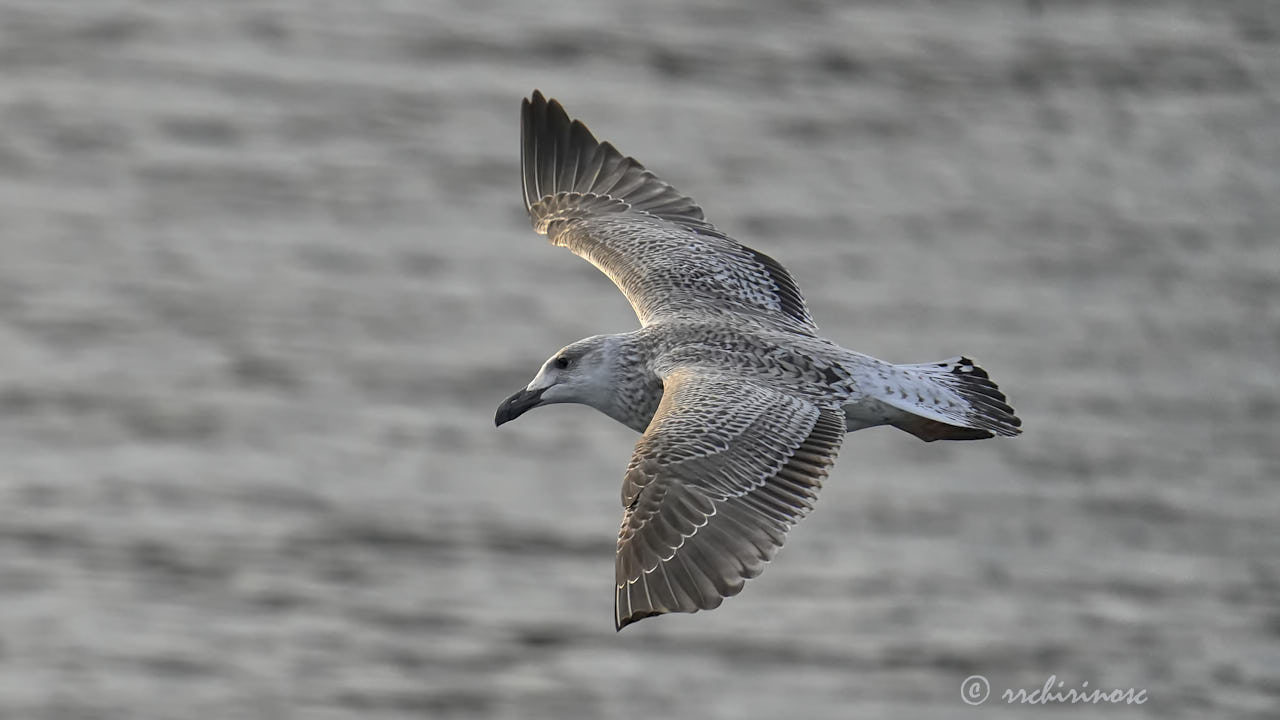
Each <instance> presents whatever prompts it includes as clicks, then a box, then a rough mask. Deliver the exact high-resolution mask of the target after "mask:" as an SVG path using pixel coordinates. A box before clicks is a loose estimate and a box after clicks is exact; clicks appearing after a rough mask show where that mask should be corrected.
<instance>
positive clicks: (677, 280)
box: [521, 90, 817, 335]
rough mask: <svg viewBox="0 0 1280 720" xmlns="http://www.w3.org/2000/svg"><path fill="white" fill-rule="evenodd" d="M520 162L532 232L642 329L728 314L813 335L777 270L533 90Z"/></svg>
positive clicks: (791, 285) (793, 289)
mask: <svg viewBox="0 0 1280 720" xmlns="http://www.w3.org/2000/svg"><path fill="white" fill-rule="evenodd" d="M521 163H522V170H523V175H524V201H525V207H526V208H527V209H528V210H529V217H530V219H531V220H532V221H533V226H534V229H536V230H537V231H538V232H539V233H541V234H543V235H547V236H548V237H549V238H550V239H551V241H552V243H554V244H556V245H561V246H564V247H567V248H569V249H570V250H571V251H573V252H574V253H575V254H577V255H579V256H581V257H583V258H586V259H587V260H589V261H590V262H591V263H592V264H594V265H595V266H596V267H598V268H600V269H601V270H602V271H603V272H604V273H605V274H606V275H608V276H609V278H610V279H612V280H613V282H614V283H615V284H616V285H617V286H618V288H619V289H620V290H622V293H623V294H624V295H626V297H627V300H628V301H630V302H631V306H632V307H633V308H634V309H635V311H636V316H637V317H639V318H640V322H641V324H644V325H649V324H651V323H654V322H657V321H660V320H663V319H679V318H686V319H696V318H698V317H708V316H711V317H724V316H727V315H729V316H734V317H737V318H747V319H749V320H750V321H751V322H754V323H756V324H759V325H763V326H767V327H775V328H782V329H787V330H791V331H794V332H800V333H803V334H806V335H812V334H816V332H817V327H816V326H815V325H814V322H813V318H812V317H810V315H809V310H808V308H807V307H806V306H805V303H804V298H803V297H801V295H800V289H799V288H798V287H797V286H796V283H795V280H794V279H792V277H791V274H790V273H788V272H787V270H786V268H784V267H782V265H780V264H778V262H777V261H775V260H774V259H773V258H770V257H769V256H767V255H765V254H763V253H759V252H756V251H755V250H752V249H751V248H749V247H746V246H745V245H742V244H741V243H739V242H737V241H736V240H733V239H732V238H730V237H729V236H727V235H725V234H724V233H722V232H720V231H719V230H717V229H716V228H715V227H714V226H713V225H711V223H709V222H707V221H706V219H705V218H704V217H703V214H702V208H700V207H698V205H697V203H695V202H694V201H693V200H692V199H690V198H689V197H688V196H686V195H683V194H681V193H680V192H679V191H678V190H676V189H675V188H673V187H671V186H670V185H668V184H667V183H665V182H663V181H662V180H660V179H659V178H658V177H657V176H655V175H654V174H653V173H651V172H649V171H648V170H645V169H644V166H642V165H641V164H640V163H638V162H636V161H635V160H634V159H632V158H629V157H626V156H624V155H622V153H620V152H618V151H617V150H615V149H614V147H613V146H612V145H610V144H609V143H607V142H605V143H601V142H598V141H597V140H596V139H595V137H593V136H592V135H591V132H590V131H589V130H587V127H586V126H585V125H583V124H582V123H581V122H579V121H577V120H570V119H569V115H568V114H567V113H566V112H565V110H564V108H563V107H561V105H560V103H558V102H556V101H555V100H547V99H545V98H544V97H543V96H542V93H540V92H537V91H536V90H535V91H534V93H533V96H532V97H530V98H529V99H527V100H525V101H524V103H523V105H522V108H521Z"/></svg>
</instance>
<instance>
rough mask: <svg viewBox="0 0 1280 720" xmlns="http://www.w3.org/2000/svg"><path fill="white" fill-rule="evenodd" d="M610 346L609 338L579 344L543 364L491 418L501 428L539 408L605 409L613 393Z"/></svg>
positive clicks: (591, 338)
mask: <svg viewBox="0 0 1280 720" xmlns="http://www.w3.org/2000/svg"><path fill="white" fill-rule="evenodd" d="M613 349H614V348H613V343H612V342H611V338H610V337H609V336H608V335H597V336H595V337H589V338H587V339H585V340H579V341H578V342H576V343H573V344H572V345H569V346H568V347H564V348H561V349H560V350H559V351H557V352H556V354H554V355H552V356H551V357H549V358H547V361H546V362H544V363H542V368H541V369H539V370H538V374H537V375H535V376H534V378H533V381H532V382H530V383H529V384H528V386H526V387H525V388H524V389H523V390H520V391H519V392H517V393H516V394H514V395H512V396H511V397H509V398H507V399H506V400H503V401H502V404H501V405H499V406H498V412H497V414H496V415H495V416H494V419H493V421H494V424H495V425H501V424H503V423H505V422H510V421H512V420H515V419H516V418H518V417H520V416H521V415H523V414H524V413H526V412H528V411H529V410H532V409H534V408H536V407H540V406H542V405H552V404H554V403H581V404H583V405H590V406H591V407H594V408H596V409H599V410H604V409H605V408H607V407H608V403H609V402H610V399H611V398H612V391H613V389H614V388H613V386H614V383H613V372H612V368H611V363H612V360H613V355H614V352H613Z"/></svg>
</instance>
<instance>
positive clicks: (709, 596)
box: [614, 369, 845, 630]
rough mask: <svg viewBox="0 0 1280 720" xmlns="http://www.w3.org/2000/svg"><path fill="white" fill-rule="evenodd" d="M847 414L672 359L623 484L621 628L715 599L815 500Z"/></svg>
mask: <svg viewBox="0 0 1280 720" xmlns="http://www.w3.org/2000/svg"><path fill="white" fill-rule="evenodd" d="M844 434H845V422H844V416H843V414H842V413H841V412H840V411H839V410H836V409H832V408H819V407H817V406H815V405H813V404H812V403H810V402H808V401H807V400H803V399H801V398H797V397H795V396H792V395H789V394H787V393H784V392H781V391H779V390H775V389H772V388H768V387H765V386H762V385H757V384H755V383H752V382H750V381H747V380H744V379H740V378H735V377H732V376H726V375H716V374H709V373H708V372H707V371H703V370H691V369H680V370H677V371H675V372H674V373H672V374H670V375H668V376H667V377H666V378H665V379H664V380H663V397H662V403H661V404H660V405H659V406H658V410H657V412H656V413H655V414H654V418H653V421H652V422H651V423H650V425H649V429H648V430H646V431H645V434H644V436H643V437H642V438H641V439H640V442H639V443H637V444H636V449H635V453H634V454H633V455H632V458H631V464H630V465H629V466H628V467H627V474H626V478H625V479H624V480H623V483H622V504H623V507H625V508H626V510H625V512H624V514H623V516H622V527H621V529H620V530H619V531H618V557H617V586H616V597H615V606H614V607H615V614H616V622H617V627H618V629H619V630H621V629H622V628H623V627H625V626H626V625H628V624H630V623H632V622H635V621H636V620H639V619H641V618H645V617H649V616H651V615H659V614H662V613H668V612H697V611H698V610H709V609H711V608H715V607H718V606H719V605H720V603H721V602H722V601H723V599H724V598H726V597H729V596H732V595H736V594H738V592H739V591H740V590H742V586H743V584H744V583H745V582H746V581H747V580H748V579H750V578H753V577H755V576H757V575H759V574H760V573H761V572H762V571H763V570H764V565H765V563H767V562H769V561H770V560H772V559H773V556H774V555H775V554H776V553H777V551H778V548H779V547H781V546H782V543H783V541H784V540H785V539H786V533H787V530H788V529H790V527H791V526H792V525H794V524H795V523H796V522H797V521H799V520H800V518H802V517H804V515H805V514H806V513H807V512H808V511H809V510H810V509H811V508H812V503H813V501H814V500H815V499H816V498H817V493H818V489H819V487H821V484H822V479H823V478H824V477H826V474H827V470H828V469H829V468H830V467H831V464H832V463H833V462H835V456H836V452H837V450H838V449H839V447H840V441H841V440H842V439H843V437H844Z"/></svg>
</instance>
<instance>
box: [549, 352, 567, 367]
mask: <svg viewBox="0 0 1280 720" xmlns="http://www.w3.org/2000/svg"><path fill="white" fill-rule="evenodd" d="M552 365H555V366H556V369H557V370H564V369H565V368H567V367H569V358H567V357H565V356H563V355H561V356H560V357H558V358H556V360H555V362H553V363H552Z"/></svg>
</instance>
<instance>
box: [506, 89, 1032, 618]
mask: <svg viewBox="0 0 1280 720" xmlns="http://www.w3.org/2000/svg"><path fill="white" fill-rule="evenodd" d="M520 143H521V166H522V171H523V176H524V204H525V207H526V208H527V209H528V211H529V218H530V219H531V220H532V222H533V227H534V229H535V230H536V231H537V232H538V233H539V234H542V235H546V236H547V238H548V239H549V240H550V241H551V242H552V244H554V245H558V246H561V247H566V248H568V249H569V250H570V251H572V252H573V253H574V254H575V255H578V256H580V257H582V258H585V259H586V260H588V261H590V262H591V263H592V264H593V265H595V266H596V267H598V268H600V270H602V271H603V272H604V274H605V275H608V276H609V278H610V279H611V280H613V282H614V283H615V284H616V285H617V286H618V289H619V290H621V291H622V294H623V295H625V296H626V298H627V300H628V301H630V303H631V306H632V308H634V309H635V313H636V316H637V317H638V318H639V320H640V329H638V330H632V331H630V332H623V333H615V334H611V335H595V336H593V337H589V338H586V339H583V340H579V341H577V342H575V343H573V344H571V345H569V346H567V347H565V348H562V349H560V350H558V351H557V352H556V353H555V354H554V355H552V356H551V357H550V358H549V359H548V360H547V361H546V362H545V363H543V365H542V367H541V368H539V370H538V373H537V375H536V376H534V378H533V380H532V381H531V382H530V383H529V384H528V386H526V387H525V388H523V389H521V390H520V391H519V392H516V393H515V394H514V395H512V396H511V397H509V398H507V399H506V400H505V401H503V402H502V404H501V405H500V406H499V407H498V411H497V415H496V417H495V418H494V420H495V423H496V424H497V425H502V424H503V423H506V422H509V421H511V420H514V419H516V418H517V417H519V416H520V415H522V414H524V413H525V412H527V411H529V410H532V409H533V408H536V407H540V406H542V405H549V404H552V403H581V404H583V405H589V406H591V407H593V408H595V409H597V410H599V411H600V412H602V413H604V414H605V415H608V416H609V417H611V418H613V419H614V420H617V421H618V422H621V423H622V424H623V425H626V426H627V427H629V428H631V429H633V430H636V431H638V432H641V433H643V435H642V436H641V437H640V440H639V442H637V443H636V447H635V451H634V452H633V453H632V455H631V462H630V463H629V464H628V465H627V469H626V472H625V474H624V476H623V480H622V507H623V514H622V527H621V529H620V530H619V532H618V551H617V558H616V581H615V586H614V615H615V617H614V621H615V627H616V628H617V629H618V630H621V629H622V628H623V627H625V626H627V625H629V624H630V623H633V622H635V621H637V620H640V619H642V618H646V617H650V616H653V615H661V614H663V613H669V612H697V611H698V610H710V609H712V608H716V607H719V605H720V604H721V602H722V601H723V599H724V598H726V597H730V596H733V595H736V594H737V593H738V592H740V591H741V590H742V587H743V584H744V583H745V582H746V581H747V580H748V579H750V578H753V577H756V576H757V575H759V574H760V573H761V572H762V571H763V570H764V566H765V564H766V563H768V562H769V561H770V560H772V559H773V557H774V555H775V554H776V553H777V551H778V548H779V547H781V546H782V543H783V541H784V540H785V539H786V533H787V531H788V530H789V529H790V528H791V526H792V525H794V524H795V523H796V522H798V521H799V520H800V519H801V518H802V517H804V516H805V515H806V514H807V513H808V512H809V510H810V509H811V508H812V507H813V503H814V501H815V500H816V499H817V494H818V489H819V488H820V486H821V484H822V480H823V478H825V477H826V475H827V472H828V470H829V469H830V468H831V465H832V464H833V463H834V462H835V457H836V453H837V451H838V450H839V449H840V443H841V441H842V440H843V439H844V435H845V433H846V432H851V431H853V430H860V429H862V428H867V427H873V426H877V425H892V426H894V427H896V428H899V429H901V430H905V431H906V432H909V433H911V434H912V435H915V436H916V437H918V438H920V439H921V440H924V441H926V442H929V441H933V440H978V439H982V438H989V437H993V436H995V435H1004V436H1013V435H1017V434H1018V433H1019V432H1020V430H1019V426H1021V424H1022V421H1021V420H1019V419H1018V417H1017V416H1016V415H1014V411H1013V408H1011V407H1010V406H1009V405H1008V404H1007V403H1006V401H1005V396H1004V394H1002V393H1001V392H1000V390H999V389H998V388H997V387H996V384H995V383H994V382H992V381H991V380H990V379H989V377H988V376H987V373H986V371H985V370H983V369H982V368H980V367H978V366H977V365H975V364H974V363H973V361H972V360H970V359H968V358H966V357H955V358H951V359H948V360H941V361H937V362H931V363H922V364H918V365H893V364H890V363H887V362H884V361H881V360H877V359H876V358H873V357H871V356H869V355H863V354H861V353H857V352H853V351H852V350H846V349H845V348H843V347H840V346H839V345H837V344H835V343H834V342H832V341H830V340H827V339H825V338H823V337H821V336H820V335H819V334H818V328H817V325H815V324H814V321H813V318H812V317H811V316H810V314H809V309H808V308H807V307H806V305H805V302H804V299H803V298H802V297H801V295H800V288H799V287H797V285H796V282H795V280H794V279H793V278H792V277H791V274H790V273H789V272H787V270H786V268H784V267H783V266H782V265H781V264H779V263H778V262H777V261H776V260H774V259H773V258H771V257H769V256H767V255H765V254H763V253H761V252H758V251H756V250H752V249H751V248H749V247H747V246H745V245H742V244H741V243H739V242H737V241H736V240H734V239H732V238H730V237H729V236H728V235H726V234H725V233H724V232H722V231H720V230H718V229H716V227H715V226H714V225H712V224H711V223H709V222H707V220H706V219H705V217H704V216H703V213H702V208H700V207H699V206H698V205H697V204H696V203H695V202H694V201H693V200H692V199H691V198H689V197H688V196H687V195H684V194H682V193H681V192H679V191H678V190H676V189H675V188H674V187H672V186H671V185H669V184H667V183H666V182H665V181H663V180H661V179H659V178H658V177H657V176H655V175H654V174H653V173H651V172H649V171H648V170H646V169H645V168H644V167H643V166H642V165H641V164H640V163H639V162H637V161H636V160H634V159H632V158H630V157H627V156H625V155H623V154H621V153H620V152H618V151H617V150H616V149H614V147H613V146H612V145H611V144H609V143H607V142H599V141H597V140H596V138H595V137H594V136H593V135H592V134H591V132H590V131H589V130H587V127H586V126H585V125H583V124H582V123H581V122H580V121H578V120H571V119H570V118H569V115H568V114H567V113H566V112H565V110H564V108H563V107H562V106H561V105H560V103H559V102H557V101H555V100H547V99H546V98H545V97H543V95H542V93H540V92H538V91H536V90H535V91H534V92H533V95H532V96H531V97H529V98H527V99H525V100H524V102H523V103H522V106H521V134H520Z"/></svg>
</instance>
